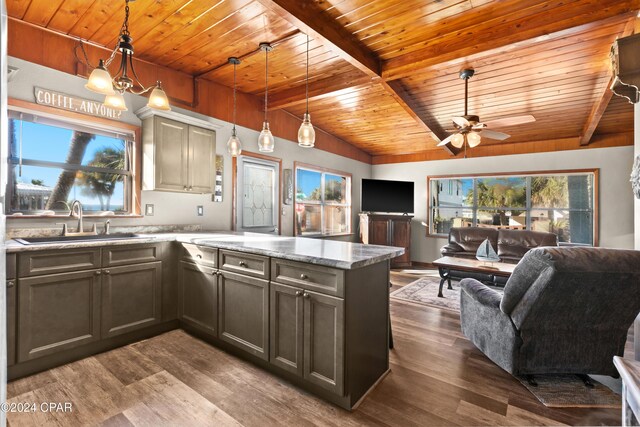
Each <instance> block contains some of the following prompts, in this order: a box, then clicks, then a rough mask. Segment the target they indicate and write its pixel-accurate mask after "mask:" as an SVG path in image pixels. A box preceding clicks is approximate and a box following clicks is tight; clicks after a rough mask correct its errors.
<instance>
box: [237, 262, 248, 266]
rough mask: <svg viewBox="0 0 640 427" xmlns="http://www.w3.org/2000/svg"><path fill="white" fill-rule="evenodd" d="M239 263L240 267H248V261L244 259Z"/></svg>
mask: <svg viewBox="0 0 640 427" xmlns="http://www.w3.org/2000/svg"><path fill="white" fill-rule="evenodd" d="M238 265H239V266H240V267H246V266H247V263H246V262H244V261H240V262H239V263H238Z"/></svg>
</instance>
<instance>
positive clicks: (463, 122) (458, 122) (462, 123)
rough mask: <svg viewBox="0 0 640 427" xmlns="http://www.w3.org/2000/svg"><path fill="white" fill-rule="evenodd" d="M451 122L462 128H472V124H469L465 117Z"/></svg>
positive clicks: (454, 118) (455, 118) (456, 118)
mask: <svg viewBox="0 0 640 427" xmlns="http://www.w3.org/2000/svg"><path fill="white" fill-rule="evenodd" d="M451 120H453V123H455V124H456V125H458V126H460V127H461V128H466V127H469V126H471V123H469V120H467V119H465V118H464V117H453V118H452V119H451Z"/></svg>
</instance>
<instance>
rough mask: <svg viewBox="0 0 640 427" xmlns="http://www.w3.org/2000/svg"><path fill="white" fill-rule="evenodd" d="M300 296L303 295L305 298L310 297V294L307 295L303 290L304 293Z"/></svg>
mask: <svg viewBox="0 0 640 427" xmlns="http://www.w3.org/2000/svg"><path fill="white" fill-rule="evenodd" d="M302 296H303V297H305V298H311V295H309V294H308V293H306V292H305V293H304V294H302Z"/></svg>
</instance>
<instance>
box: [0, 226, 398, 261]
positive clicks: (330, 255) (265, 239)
mask: <svg viewBox="0 0 640 427" xmlns="http://www.w3.org/2000/svg"><path fill="white" fill-rule="evenodd" d="M171 241H177V242H181V243H193V244H197V245H202V246H209V247H213V248H220V249H229V250H234V251H240V252H247V253H252V254H259V255H265V256H271V257H275V258H281V259H288V260H292V261H300V262H306V263H311V264H318V265H325V266H328V267H335V268H340V269H346V270H349V269H354V268H360V267H364V266H367V265H371V264H376V263H378V262H380V261H384V260H388V259H391V258H395V257H396V256H399V255H402V254H403V253H404V249H403V248H398V247H393V246H378V245H364V244H361V243H350V242H341V241H336V240H325V239H309V238H305V237H286V236H275V235H270V234H258V233H239V232H228V231H223V232H200V233H158V234H138V235H137V237H133V238H125V239H118V240H94V241H70V242H56V243H38V244H31V245H23V244H21V243H19V242H17V241H15V240H8V241H7V242H6V250H7V253H16V252H26V251H35V250H54V249H73V248H91V247H102V246H111V245H124V244H133V243H153V242H171Z"/></svg>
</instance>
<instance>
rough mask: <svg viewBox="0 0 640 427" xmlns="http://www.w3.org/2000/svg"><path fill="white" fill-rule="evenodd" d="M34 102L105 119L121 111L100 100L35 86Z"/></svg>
mask: <svg viewBox="0 0 640 427" xmlns="http://www.w3.org/2000/svg"><path fill="white" fill-rule="evenodd" d="M35 96H36V104H40V105H46V106H49V107H53V108H59V109H61V110H67V111H73V112H74V113H80V114H86V115H88V116H94V117H103V118H105V119H119V118H120V116H121V115H122V111H119V110H114V109H113V108H109V107H106V106H105V105H104V104H103V103H102V102H100V101H93V100H91V99H84V98H78V97H76V96H73V95H67V94H66V93H60V92H56V91H53V90H49V89H42V88H40V87H36V88H35Z"/></svg>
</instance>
